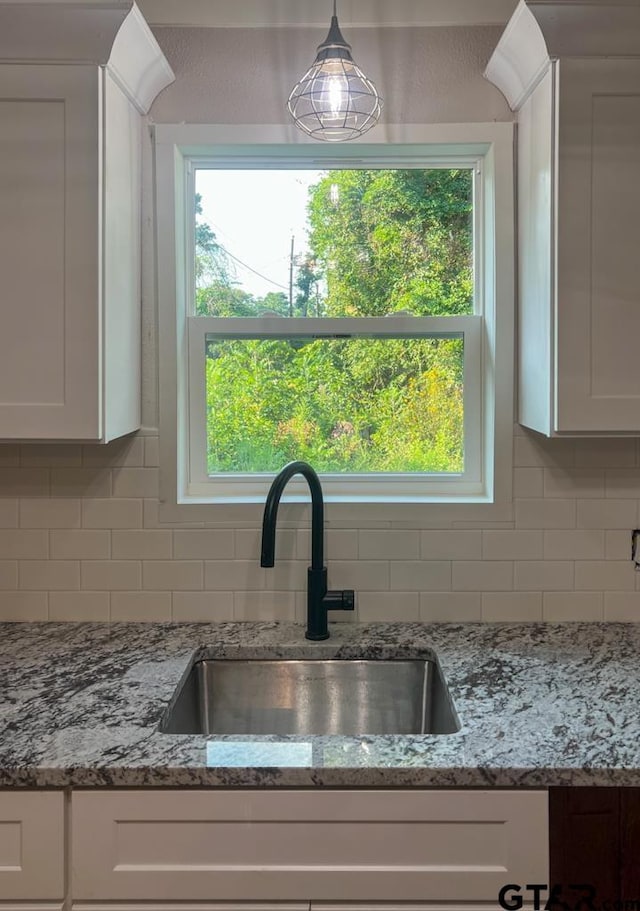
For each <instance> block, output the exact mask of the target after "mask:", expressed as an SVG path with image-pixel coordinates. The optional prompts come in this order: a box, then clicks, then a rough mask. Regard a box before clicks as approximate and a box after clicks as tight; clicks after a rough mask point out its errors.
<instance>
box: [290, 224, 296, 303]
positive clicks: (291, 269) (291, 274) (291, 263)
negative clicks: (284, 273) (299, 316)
mask: <svg viewBox="0 0 640 911" xmlns="http://www.w3.org/2000/svg"><path fill="white" fill-rule="evenodd" d="M294 241H295V234H292V235H291V253H290V254H289V316H293V243H294Z"/></svg>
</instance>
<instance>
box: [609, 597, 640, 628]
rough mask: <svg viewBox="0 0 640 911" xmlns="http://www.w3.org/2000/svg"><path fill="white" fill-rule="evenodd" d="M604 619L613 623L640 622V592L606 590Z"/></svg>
mask: <svg viewBox="0 0 640 911" xmlns="http://www.w3.org/2000/svg"><path fill="white" fill-rule="evenodd" d="M604 619H605V620H609V621H610V622H611V623H640V592H637V591H633V592H605V593H604Z"/></svg>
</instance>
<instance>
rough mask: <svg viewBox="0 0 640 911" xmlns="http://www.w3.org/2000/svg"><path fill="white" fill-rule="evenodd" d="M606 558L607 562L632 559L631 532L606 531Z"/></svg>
mask: <svg viewBox="0 0 640 911" xmlns="http://www.w3.org/2000/svg"><path fill="white" fill-rule="evenodd" d="M604 536H605V539H604V540H605V553H604V555H605V558H606V559H607V560H630V559H631V530H623V531H616V530H613V531H611V530H610V531H605V532H604Z"/></svg>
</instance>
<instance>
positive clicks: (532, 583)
mask: <svg viewBox="0 0 640 911" xmlns="http://www.w3.org/2000/svg"><path fill="white" fill-rule="evenodd" d="M573 567H574V564H573V563H572V562H571V561H569V560H532V561H518V562H517V563H516V564H515V568H514V572H515V575H514V580H515V586H514V587H515V588H516V589H517V590H518V591H563V590H565V589H567V590H569V589H572V588H573V587H574V585H573Z"/></svg>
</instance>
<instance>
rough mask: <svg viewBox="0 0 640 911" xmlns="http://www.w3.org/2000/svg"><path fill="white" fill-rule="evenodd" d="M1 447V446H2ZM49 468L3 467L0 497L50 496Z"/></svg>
mask: <svg viewBox="0 0 640 911" xmlns="http://www.w3.org/2000/svg"><path fill="white" fill-rule="evenodd" d="M0 449H1V447H0ZM48 496H49V469H48V468H10V467H9V468H6V467H5V468H3V469H2V471H0V497H48Z"/></svg>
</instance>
